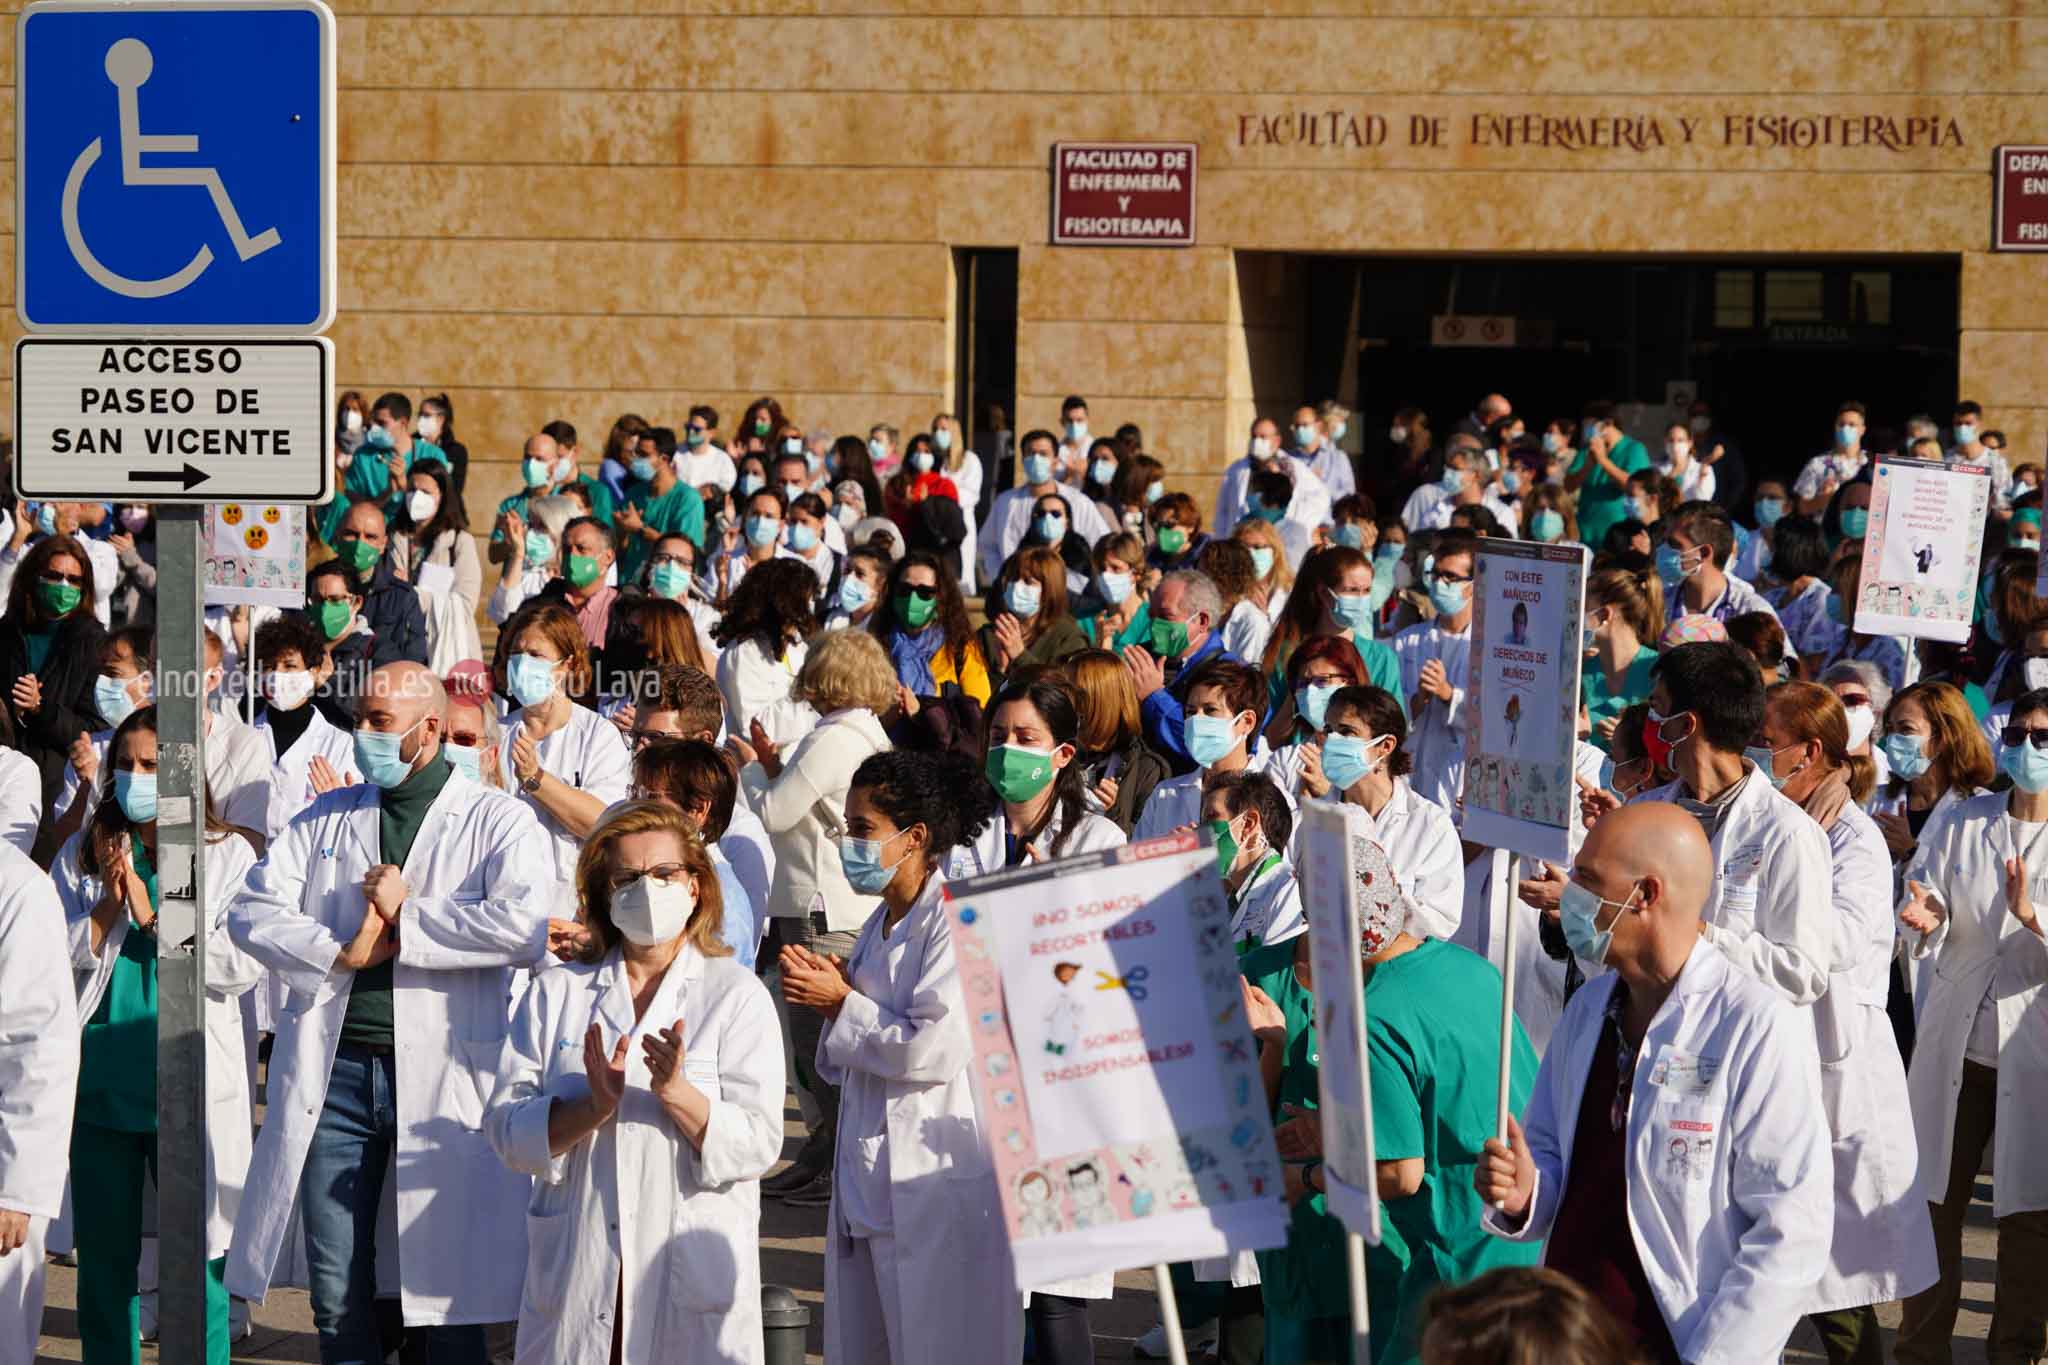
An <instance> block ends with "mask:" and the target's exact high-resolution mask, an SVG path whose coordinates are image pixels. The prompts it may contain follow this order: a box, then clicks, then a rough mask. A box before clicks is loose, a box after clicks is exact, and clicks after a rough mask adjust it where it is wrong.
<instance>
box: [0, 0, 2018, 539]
mask: <svg viewBox="0 0 2048 1365" xmlns="http://www.w3.org/2000/svg"><path fill="white" fill-rule="evenodd" d="M589 8H591V7H590V6H588V5H586V4H584V3H580V2H579V0H463V2H462V3H461V4H460V5H459V6H456V5H453V4H452V3H450V4H445V5H436V4H433V3H429V2H428V0H340V3H338V4H337V9H338V10H339V12H340V20H341V22H340V32H341V39H342V56H341V63H340V71H341V81H342V87H343V90H342V98H341V155H342V169H341V202H340V209H341V211H340V225H341V228H340V230H341V235H342V241H341V260H340V266H341V308H342V311H341V316H340V318H339V320H338V321H337V323H336V325H335V327H334V330H333V336H334V339H335V342H336V347H337V351H338V356H339V366H340V377H341V380H342V383H343V384H344V386H349V387H358V388H362V389H364V390H366V391H372V392H374V391H379V390H383V389H387V388H396V389H403V390H405V391H407V392H409V393H411V394H413V395H415V396H416V397H417V396H419V395H421V394H424V393H426V392H429V391H433V390H437V389H447V390H448V391H449V392H450V393H451V394H452V395H453V396H454V398H455V401H456V404H457V409H458V415H459V418H460V422H459V425H460V427H461V430H462V432H463V434H464V436H465V438H466V439H467V441H468V443H469V445H470V447H471V450H472V452H473V456H474V458H475V459H476V461H477V464H476V465H475V466H474V467H473V473H472V481H473V483H474V484H475V485H476V488H477V491H478V492H479V493H481V494H482V495H483V496H481V497H479V496H476V495H475V494H473V495H472V498H471V505H472V509H473V510H474V509H477V508H479V507H481V506H483V505H485V504H487V503H488V501H489V500H490V497H491V496H492V495H494V494H496V493H497V492H500V491H503V489H504V488H505V487H506V486H507V485H508V484H509V483H510V482H511V477H510V476H511V472H512V462H513V460H514V459H516V454H517V449H518V444H519V441H520V439H521V438H522V437H523V435H524V434H525V433H526V432H528V431H530V430H532V429H533V428H534V427H536V426H538V425H539V424H540V423H541V422H543V421H546V420H547V419H549V418H551V417H557V416H560V417H566V418H568V419H569V420H571V421H573V422H574V423H575V424H576V425H577V426H578V428H579V429H581V430H582V431H584V432H587V433H589V439H590V440H592V441H596V440H599V439H601V438H602V435H603V432H604V430H605V429H606V427H607V426H608V425H609V422H610V419H611V418H612V417H613V416H614V415H615V414H616V413H618V412H620V411H624V410H628V409H631V410H636V411H639V412H641V413H643V414H645V415H647V416H649V417H653V418H659V419H662V420H667V421H672V422H677V423H679V422H680V418H681V415H682V413H683V411H684V408H685V406H686V405H687V403H689V402H691V401H699V400H702V401H709V402H711V403H713V404H714V405H716V406H717V407H718V408H719V409H720V411H721V413H724V414H729V417H728V421H730V420H731V419H732V418H736V417H737V415H738V412H739V410H740V409H741V408H742V407H743V406H744V404H745V403H746V402H747V401H748V400H749V399H751V398H752V397H754V396H756V395H757V394H759V393H774V394H776V395H777V396H779V397H780V398H781V399H782V400H783V401H784V402H785V404H787V405H789V406H790V407H791V409H792V411H794V412H795V413H796V414H797V415H798V416H799V417H800V418H801V419H802V420H804V421H805V422H807V423H808V422H822V423H825V424H828V425H831V426H834V427H839V428H845V429H859V428H863V427H865V426H866V425H867V424H868V423H869V422H871V421H875V420H887V421H891V422H894V423H897V424H899V425H906V426H920V425H922V424H923V423H924V422H925V421H926V420H928V419H929V417H930V415H931V414H932V413H933V412H934V411H937V410H939V409H940V408H944V407H948V406H950V405H951V397H952V388H953V374H952V367H953V338H954V319H953V317H952V312H953V285H952V274H951V270H952V266H951V256H950V248H952V247H957V246H1015V247H1018V248H1020V250H1021V255H1020V279H1019V285H1020V298H1019V311H1020V315H1021V317H1020V323H1019V335H1018V356H1017V360H1018V376H1017V377H1018V390H1019V401H1018V409H1019V410H1018V412H1017V413H1016V414H1015V417H1016V419H1017V422H1018V424H1019V426H1020V427H1022V426H1030V425H1039V424H1050V423H1051V422H1052V421H1053V420H1054V419H1055V418H1056V417H1057V411H1056V405H1057V403H1058V400H1059V397H1060V396H1061V395H1063V394H1065V393H1067V392H1069V391H1072V390H1079V391H1081V392H1084V393H1086V394H1088V395H1089V397H1090V398H1091V399H1093V400H1094V401H1095V405H1096V411H1097V414H1098V417H1097V423H1096V424H1097V425H1098V426H1104V427H1106V426H1108V425H1109V424H1110V423H1112V422H1115V421H1121V420H1126V419H1128V420H1135V421H1138V422H1140V423H1141V424H1142V425H1143V426H1144V427H1145V429H1146V431H1147V434H1148V437H1149V438H1150V439H1151V443H1152V444H1153V445H1155V446H1156V447H1157V448H1159V449H1160V450H1161V451H1162V452H1164V453H1165V455H1166V457H1167V458H1168V459H1169V461H1170V463H1171V464H1173V465H1174V466H1175V467H1176V468H1178V469H1181V470H1184V471H1187V472H1188V474H1189V475H1191V476H1193V478H1192V479H1191V481H1194V482H1200V483H1202V484H1204V485H1206V483H1207V479H1206V478H1204V477H1202V476H1204V475H1210V476H1213V472H1214V471H1215V470H1216V469H1218V468H1220V466H1221V465H1222V463H1224V462H1225V461H1226V460H1227V459H1229V458H1230V457H1231V456H1232V455H1234V454H1235V453H1236V452H1237V451H1238V450H1239V449H1241V444H1242V440H1243V433H1244V427H1245V424H1246V422H1247V421H1248V420H1249V418H1250V416H1251V414H1252V412H1253V411H1254V410H1270V409H1271V408H1274V407H1280V406H1286V405H1289V404H1291V403H1292V401H1293V400H1294V398H1295V396H1296V395H1294V394H1293V393H1292V392H1290V391H1289V390H1290V373H1289V370H1290V365H1291V364H1295V363H1298V362H1290V361H1289V360H1288V359H1287V358H1286V357H1285V356H1284V354H1282V353H1283V352H1284V350H1285V347H1284V346H1280V347H1275V346H1273V345H1271V344H1270V343H1271V342H1272V341H1273V339H1274V337H1275V336H1276V335H1280V334H1279V333H1276V332H1275V331H1274V329H1275V328H1278V327H1281V326H1283V325H1284V323H1285V320H1286V319H1287V318H1288V317H1290V316H1293V315H1296V313H1298V303H1299V299H1298V293H1299V289H1300V284H1299V281H1298V280H1289V279H1288V278H1287V275H1288V274H1289V271H1288V270H1287V268H1286V267H1285V266H1284V264H1275V263H1273V262H1270V261H1265V260H1260V259H1258V258H1247V257H1243V256H1239V255H1236V254H1235V253H1236V252H1238V251H1258V252H1277V251H1315V252H1352V251H1356V252H1373V253H1413V252H1430V253H1437V252H1466V251H1470V252H1503V253H1517V254H1522V253H1557V252H1569V253H1585V252H1639V253H1656V254H1667V253H1671V254H1683V253H1700V254H1714V255H1723V254H1729V253H1749V252H1756V253H1770V254H1772V255H1782V254H1787V253H1793V252H1805V251H1811V252H1824V253H1838V252H1839V253H1858V254H1872V253H1943V254H1949V255H1960V256H1961V257H1962V259H1963V277H1962V318H1961V326H1962V328H1963V338H1962V352H1961V354H1962V360H1961V367H1962V373H1961V375H1960V376H1959V379H1960V385H1961V388H1962V390H1963V391H1964V392H1965V393H1967V394H1969V395H1970V396H1973V397H1976V398H1978V399H1980V400H1981V401H1983V402H1984V403H1985V404H1986V405H1987V407H1988V408H1990V409H1991V410H1992V415H1993V420H1994V422H1995V423H1996V424H1997V425H2000V426H2002V427H2004V428H2005V429H2006V430H2007V431H2008V432H2009V433H2010V434H2011V435H2012V436H2013V438H2014V444H2015V446H2016V448H2017V449H2019V450H2022V451H2025V452H2028V453H2030V454H2031V453H2036V452H2039V451H2040V450H2041V448H2042V444H2043V441H2044V438H2048V323H2044V322H2042V321H2041V319H2042V317H2043V316H2044V313H2043V307H2042V305H2043V304H2044V303H2048V282H2044V275H2048V263H2037V262H2036V261H2034V260H2033V259H2031V258H2027V257H1994V256H1992V255H1990V254H1989V253H1988V252H1987V250H1986V248H1987V246H1988V236H1989V221H1990V203H1991V179H1990V166H1991V158H1992V149H1993V147H1994V146H1995V145H1996V144H1998V143H1999V142H2002V141H2025V140H2030V139H2040V140H2048V12H2044V11H2043V9H2042V7H2041V6H2040V5H2038V4H2036V3H2034V2H2033V0H1944V3H1943V4H1941V5H1939V6H1929V5H1927V4H1925V3H1923V0H1785V2H1784V3H1776V4H1772V5H1768V6H1758V5H1757V4H1755V3H1754V0H1440V2H1439V3H1435V4H1431V5H1427V6H1419V5H1415V4H1412V3H1408V0H1278V2H1277V3H1264V4H1253V3H1249V0H1202V3H1195V0H1006V2H1002V0H999V2H997V3H988V4H983V5H980V6H973V5H963V4H961V3H960V2H959V0H809V2H808V3H806V2H805V0H747V2H746V3H741V0H731V3H725V4H720V3H717V2H716V0H703V2H700V0H611V2H610V3H608V4H606V5H604V6H602V8H603V9H604V10H605V11H607V12H606V13H602V14H594V13H587V12H586V11H587V10H588V9H589ZM976 8H978V9H979V10H980V11H981V17H969V16H967V15H965V14H964V13H963V11H967V10H971V9H976ZM457 9H459V11H460V13H451V12H449V11H451V10H457ZM741 9H745V10H748V11H752V12H749V13H744V14H742V13H737V12H729V11H738V10H741ZM760 11H772V12H765V13H764V12H760ZM1233 12H1235V13H1236V14H1237V15H1238V17H1228V16H1229V15H1230V14H1231V13H1233ZM1760 12H1761V14H1762V15H1763V16H1764V17H1759V16H1760ZM12 36H13V29H12V25H11V24H10V25H8V26H7V27H6V29H5V30H4V31H0V110H4V113H5V116H6V121H7V122H9V123H11V118H12V103H13V101H12V77H13V52H12ZM428 72H431V73H432V77H433V80H434V81H435V82H436V84H435V85H434V88H432V89H423V88H421V84H422V77H423V73H428ZM1831 115H1832V116H1836V117H1841V118H1849V119H1853V120H1856V121H1858V122H1857V124H1856V135H1855V137H1854V138H1853V140H1854V141H1855V143H1856V145H1843V144H1842V142H1841V140H1840V139H1837V140H1835V141H1834V142H1833V143H1832V145H1818V146H1813V147H1791V146H1769V145H1762V144H1761V143H1760V141H1759V138H1760V136H1761V135H1760V134H1758V133H1757V131H1756V129H1757V127H1758V125H1756V124H1754V123H1749V124H1745V123H1743V120H1745V119H1751V120H1754V119H1762V118H1770V117H1791V118H1802V117H1803V118H1817V117H1825V116H1831ZM1600 117H1606V118H1610V119H1619V120H1622V121H1623V123H1624V125H1626V126H1627V127H1632V128H1634V129H1635V130H1636V133H1637V136H1636V137H1634V138H1631V137H1626V136H1621V137H1617V136H1615V135H1614V133H1613V128H1614V125H1612V124H1610V125H1604V127H1605V128H1606V129H1607V130H1608V131H1607V132H1606V133H1604V134H1590V136H1595V137H1596V138H1599V139H1601V145H1598V146H1593V147H1584V146H1572V147H1566V146H1560V145H1551V146H1541V145H1534V146H1532V145H1512V146H1510V145H1503V144H1504V142H1505V141H1506V140H1507V139H1508V138H1509V137H1510V136H1511V135H1512V136H1516V137H1519V138H1526V137H1527V135H1528V133H1529V131H1530V130H1531V129H1536V128H1540V127H1541V126H1542V125H1541V123H1540V121H1541V120H1543V119H1550V120H1560V119H1591V118H1600ZM1304 118H1306V120H1307V124H1312V125H1313V126H1314V127H1315V130H1316V133H1315V136H1314V137H1313V138H1311V137H1310V136H1309V135H1308V132H1307V124H1305V123H1304ZM1866 118H1868V119H1889V120H1894V121H1903V120H1908V119H1919V120H1927V121H1929V126H1931V127H1936V128H1940V129H1943V130H1944V132H1945V133H1946V130H1953V136H1948V135H1943V136H1937V137H1933V138H1927V139H1918V140H1916V145H1912V146H1895V145H1890V144H1889V143H1887V142H1885V141H1883V140H1882V139H1878V138H1876V136H1875V135H1874V134H1871V133H1869V132H1868V131H1866V125H1864V124H1863V123H1862V122H1861V121H1862V120H1864V119H1866ZM1375 119H1378V120H1383V124H1375V123H1374V120H1375ZM1644 119H1654V120H1656V123H1657V126H1658V130H1659V133H1660V135H1661V139H1662V140H1661V143H1660V142H1658V141H1655V140H1652V141H1649V142H1647V143H1645V142H1643V141H1642V137H1641V134H1642V133H1643V127H1642V125H1639V124H1632V123H1629V122H1628V121H1631V120H1644ZM1731 119H1732V120H1734V121H1735V122H1734V124H1733V125H1732V126H1731V124H1730V120H1731ZM1511 120H1521V121H1520V122H1512V121H1511ZM1475 121H1476V123H1475ZM1553 126H1555V125H1553ZM1887 126H1893V127H1903V126H1904V125H1903V123H1897V122H1895V123H1894V124H1893V125H1887ZM1381 127H1383V128H1384V131H1385V136H1384V139H1383V140H1378V141H1377V142H1376V141H1375V138H1376V133H1377V131H1378V130H1379V129H1380V128H1381ZM1354 129H1355V130H1356V134H1355V141H1354V134H1353V130H1354ZM1425 130H1427V131H1433V132H1435V133H1437V136H1436V137H1435V138H1429V137H1418V134H1419V133H1421V132H1423V131H1425ZM1687 133H1689V134H1690V139H1689V140H1688V139H1687V137H1685V136H1684V135H1683V134H1687ZM1143 138H1156V139H1189V140H1193V141H1196V142H1198V143H1199V144H1200V149H1201V152H1200V155H1201V163H1200V199H1199V206H1198V215H1197V223H1198V228H1197V232H1198V240H1199V242H1200V243H1201V245H1199V246H1197V247H1195V248H1193V249H1190V250H1181V251H1171V250H1144V249H1124V250H1075V249H1066V248H1052V247H1049V246H1047V245H1045V239H1046V227H1047V208H1048V206H1047V195H1048V183H1049V176H1048V171H1047V164H1048V155H1049V149H1050V147H1051V144H1052V143H1053V142H1055V141H1057V140H1061V139H1075V140H1079V139H1143ZM1763 141H1764V142H1767V141H1768V138H1767V137H1764V138H1763ZM1333 142H1334V144H1335V145H1332V144H1333ZM1617 142H1619V143H1621V144H1622V145H1614V144H1615V143H1617ZM1958 144H1960V145H1958ZM12 148H13V139H12V137H11V136H6V135H4V133H0V153H4V154H5V156H6V158H8V159H6V160H5V161H4V162H0V166H4V171H0V178H4V180H5V190H6V191H8V192H7V193H4V194H0V200H5V201H8V202H11V197H12V196H11V189H12V179H13V164H12V161H11V155H12ZM9 215H10V216H9V217H8V218H7V219H6V220H5V222H4V223H0V226H4V227H5V228H6V229H7V230H8V231H7V232H6V234H5V238H6V239H5V240H4V241H0V290H4V291H5V292H6V293H7V294H8V295H9V296H11V292H12V286H13V280H12V266H13V240H12V232H11V229H12V217H11V210H9ZM1290 291H1292V292H1290ZM15 329H16V324H15V322H14V319H13V318H12V316H11V313H10V314H9V315H8V316H7V317H6V321H5V334H6V338H7V339H8V340H11V339H12V336H13V335H14V334H15ZM1295 378H1296V379H1297V380H1298V375H1297V376H1295ZM5 397H7V398H10V399H11V393H9V394H7V395H5Z"/></svg>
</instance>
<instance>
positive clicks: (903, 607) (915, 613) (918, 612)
mask: <svg viewBox="0 0 2048 1365" xmlns="http://www.w3.org/2000/svg"><path fill="white" fill-rule="evenodd" d="M895 601H896V616H897V619H899V620H901V621H902V622H903V624H904V625H906V626H909V627H910V628H911V629H912V630H923V629H924V628H925V627H926V626H928V625H930V624H931V623H932V616H933V615H934V614H935V613H936V612H937V611H938V609H939V599H938V598H936V597H919V596H918V595H917V594H916V593H910V592H899V593H897V594H896V599H895ZM991 780H993V779H991Z"/></svg>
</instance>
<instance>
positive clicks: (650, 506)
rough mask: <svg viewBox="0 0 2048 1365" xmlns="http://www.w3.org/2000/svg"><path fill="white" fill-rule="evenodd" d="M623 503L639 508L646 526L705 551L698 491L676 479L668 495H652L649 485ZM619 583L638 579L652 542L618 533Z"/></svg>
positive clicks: (649, 555)
mask: <svg viewBox="0 0 2048 1365" xmlns="http://www.w3.org/2000/svg"><path fill="white" fill-rule="evenodd" d="M626 501H627V502H629V503H631V504H633V506H635V507H637V508H639V509H640V516H641V519H642V520H643V521H645V522H646V523H647V525H649V526H651V527H653V528H654V529H655V530H657V531H659V532H661V533H662V534H663V535H677V536H688V537H689V538H690V543H691V544H693V545H695V546H696V547H697V550H698V552H699V553H700V554H701V553H702V552H703V549H704V499H703V498H702V497H701V496H700V495H699V494H698V492H697V490H696V489H694V488H692V487H690V485H688V484H686V483H684V482H683V481H682V480H680V479H678V480H677V481H676V483H675V484H674V486H673V487H671V488H670V489H669V490H668V492H666V493H664V494H662V495H661V496H660V497H656V496H655V495H654V489H653V487H652V486H651V485H649V484H641V485H640V487H639V488H638V489H637V490H636V491H634V492H632V493H628V494H627V495H626ZM619 543H620V546H621V548H620V550H619V581H620V582H622V583H630V582H632V581H634V580H635V579H637V578H639V576H640V566H641V565H643V564H645V563H646V562H647V561H648V559H649V558H650V557H651V556H652V555H653V554H654V542H653V541H651V540H649V539H648V538H647V537H646V536H643V535H638V534H636V533H634V532H631V531H621V532H619Z"/></svg>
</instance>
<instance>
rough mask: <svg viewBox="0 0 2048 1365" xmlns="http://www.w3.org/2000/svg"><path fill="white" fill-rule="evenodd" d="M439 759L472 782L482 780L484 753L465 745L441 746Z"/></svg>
mask: <svg viewBox="0 0 2048 1365" xmlns="http://www.w3.org/2000/svg"><path fill="white" fill-rule="evenodd" d="M441 758H442V760H443V761H444V762H446V763H447V765H448V766H449V767H451V768H453V769H454V770H455V771H456V772H458V773H461V774H462V775H463V776H464V777H466V778H468V779H469V780H470V781H472V782H481V781H483V780H484V751H483V750H482V749H475V748H471V747H470V746H468V745H466V744H443V745H442V746H441Z"/></svg>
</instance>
